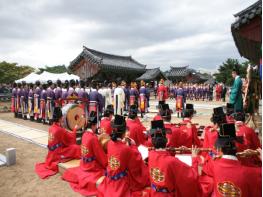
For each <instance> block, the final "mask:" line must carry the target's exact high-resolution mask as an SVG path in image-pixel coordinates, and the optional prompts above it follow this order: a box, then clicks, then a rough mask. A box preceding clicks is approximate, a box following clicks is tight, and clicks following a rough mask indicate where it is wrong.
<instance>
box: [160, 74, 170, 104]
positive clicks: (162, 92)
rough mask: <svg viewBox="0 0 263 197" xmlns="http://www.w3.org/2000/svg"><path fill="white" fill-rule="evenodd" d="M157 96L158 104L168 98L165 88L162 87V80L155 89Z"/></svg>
mask: <svg viewBox="0 0 263 197" xmlns="http://www.w3.org/2000/svg"><path fill="white" fill-rule="evenodd" d="M157 95H158V100H159V102H160V101H163V102H164V103H165V101H166V99H167V98H168V93H167V87H166V86H165V85H164V80H163V79H161V80H160V83H159V86H158V88H157Z"/></svg>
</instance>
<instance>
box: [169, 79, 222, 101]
mask: <svg viewBox="0 0 263 197" xmlns="http://www.w3.org/2000/svg"><path fill="white" fill-rule="evenodd" d="M215 87H217V86H215ZM180 89H182V90H183V91H184V94H185V99H187V100H195V101H199V100H200V101H201V100H202V101H205V100H206V101H207V100H208V101H212V100H213V97H214V87H213V86H212V85H209V84H192V83H182V82H180V83H178V84H177V83H176V84H172V85H170V87H169V92H170V98H172V99H173V98H176V95H177V92H178V90H179V91H182V90H180ZM220 94H221V92H220ZM220 97H221V96H220Z"/></svg>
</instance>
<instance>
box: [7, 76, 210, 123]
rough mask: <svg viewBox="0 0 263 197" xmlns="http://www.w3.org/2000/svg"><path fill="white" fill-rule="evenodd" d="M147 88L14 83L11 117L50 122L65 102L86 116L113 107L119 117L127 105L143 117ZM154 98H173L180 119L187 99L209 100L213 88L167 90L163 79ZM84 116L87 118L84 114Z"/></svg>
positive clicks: (186, 86) (185, 86) (121, 84)
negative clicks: (136, 107)
mask: <svg viewBox="0 0 263 197" xmlns="http://www.w3.org/2000/svg"><path fill="white" fill-rule="evenodd" d="M150 92H151V90H150V87H149V84H146V83H145V82H144V81H141V82H140V83H139V84H138V83H136V82H132V83H131V84H126V82H125V81H121V82H117V83H114V82H113V83H108V84H107V83H103V84H101V83H96V82H91V83H90V84H89V83H85V82H84V81H75V80H70V81H65V83H63V84H62V83H61V81H60V80H58V81H57V82H56V83H52V81H48V82H47V84H41V83H40V82H39V81H37V82H36V83H35V84H26V83H24V82H22V83H17V84H16V83H14V84H13V89H12V105H11V110H12V112H14V114H15V117H19V118H24V119H30V120H32V121H38V122H43V123H50V124H51V123H52V117H53V111H54V108H55V107H63V106H64V105H65V104H68V103H75V100H78V103H81V104H82V105H83V108H85V111H86V114H88V112H90V111H91V110H94V108H96V110H98V113H99V114H102V113H103V111H104V110H105V109H106V107H107V106H108V105H110V104H113V106H114V114H119V115H123V114H124V113H125V112H127V111H129V107H130V106H131V105H137V106H138V110H139V112H140V113H141V116H143V114H145V113H147V112H148V109H149V107H150V106H149V100H150ZM155 93H156V97H158V101H159V102H165V101H166V100H167V99H168V98H175V103H174V106H173V108H175V109H176V112H177V113H178V116H179V115H181V116H182V111H183V109H184V107H185V103H186V101H187V100H188V99H189V100H193V99H195V100H212V99H213V87H211V86H209V85H193V84H183V83H181V82H180V83H179V84H178V85H177V84H174V85H172V86H170V87H168V86H165V85H164V80H162V79H161V80H160V83H159V84H158V86H157V87H156V91H155ZM87 117H88V115H87Z"/></svg>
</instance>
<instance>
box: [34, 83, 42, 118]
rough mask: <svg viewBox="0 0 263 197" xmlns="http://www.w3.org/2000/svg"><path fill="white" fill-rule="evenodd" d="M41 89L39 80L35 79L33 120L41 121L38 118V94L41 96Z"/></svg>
mask: <svg viewBox="0 0 263 197" xmlns="http://www.w3.org/2000/svg"><path fill="white" fill-rule="evenodd" d="M41 91H42V90H41V89H40V81H36V87H35V90H34V117H35V120H37V121H38V122H41V119H40V96H41Z"/></svg>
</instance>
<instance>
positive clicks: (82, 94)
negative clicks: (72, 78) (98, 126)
mask: <svg viewBox="0 0 263 197" xmlns="http://www.w3.org/2000/svg"><path fill="white" fill-rule="evenodd" d="M79 83H80V89H79V91H78V98H79V101H78V103H79V104H80V106H81V108H82V109H83V110H84V112H85V114H83V115H84V116H85V117H88V111H87V109H88V108H87V106H88V94H87V92H86V91H85V82H84V81H83V80H80V82H79Z"/></svg>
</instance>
